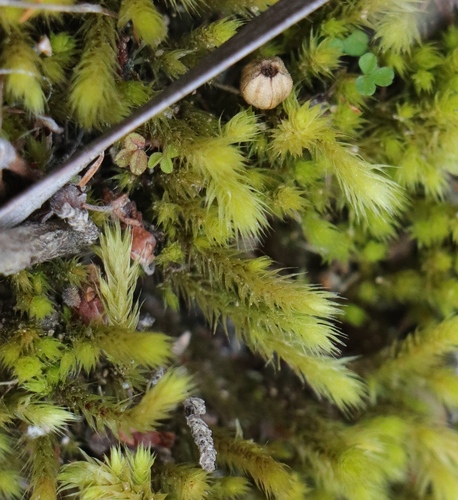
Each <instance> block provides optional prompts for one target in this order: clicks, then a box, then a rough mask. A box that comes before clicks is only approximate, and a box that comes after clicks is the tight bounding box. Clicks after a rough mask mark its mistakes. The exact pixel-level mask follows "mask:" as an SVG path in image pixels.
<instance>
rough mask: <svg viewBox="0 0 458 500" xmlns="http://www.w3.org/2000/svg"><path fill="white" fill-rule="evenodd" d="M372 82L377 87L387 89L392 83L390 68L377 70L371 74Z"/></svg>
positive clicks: (392, 77) (392, 73)
mask: <svg viewBox="0 0 458 500" xmlns="http://www.w3.org/2000/svg"><path fill="white" fill-rule="evenodd" d="M371 77H372V80H373V82H374V83H375V84H376V85H378V86H379V87H388V85H391V84H392V83H393V79H394V71H393V70H392V69H391V68H387V67H384V68H377V69H376V70H375V71H374V72H373V73H372V74H371Z"/></svg>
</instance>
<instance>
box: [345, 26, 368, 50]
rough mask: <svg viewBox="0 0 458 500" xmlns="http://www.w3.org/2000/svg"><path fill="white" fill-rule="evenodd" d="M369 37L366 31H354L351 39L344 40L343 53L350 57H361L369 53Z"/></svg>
mask: <svg viewBox="0 0 458 500" xmlns="http://www.w3.org/2000/svg"><path fill="white" fill-rule="evenodd" d="M368 46H369V37H368V36H367V35H366V33H364V31H360V30H357V31H354V32H353V33H352V34H351V35H350V36H349V37H347V38H345V39H344V40H342V51H343V53H344V54H347V55H348V56H361V55H363V54H364V53H365V52H366V51H367V47H368Z"/></svg>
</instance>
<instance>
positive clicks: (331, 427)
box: [0, 0, 458, 500]
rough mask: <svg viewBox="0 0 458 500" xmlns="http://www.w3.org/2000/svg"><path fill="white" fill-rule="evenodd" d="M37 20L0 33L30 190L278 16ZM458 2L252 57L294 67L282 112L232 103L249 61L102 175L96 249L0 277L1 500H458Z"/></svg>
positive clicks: (390, 3) (367, 14) (244, 5)
mask: <svg viewBox="0 0 458 500" xmlns="http://www.w3.org/2000/svg"><path fill="white" fill-rule="evenodd" d="M47 3H53V4H56V2H55V1H52V0H45V1H44V2H40V5H37V9H36V10H34V9H32V10H29V9H26V8H24V9H19V8H13V7H0V51H1V55H0V73H1V75H0V76H1V77H2V79H3V82H4V91H3V95H2V98H3V102H2V103H1V106H2V120H0V121H1V122H2V130H1V136H2V137H3V138H7V139H8V140H10V141H11V143H12V144H13V145H14V147H15V148H16V149H17V151H18V154H19V155H20V156H22V157H24V158H25V159H26V160H27V161H28V162H29V164H30V166H31V167H32V169H37V171H39V172H40V175H41V174H42V173H46V172H47V171H49V170H52V169H54V168H55V167H56V166H57V165H58V164H59V163H60V162H61V159H62V157H63V156H64V155H67V154H70V153H71V152H72V151H74V148H75V147H76V148H80V149H81V148H84V147H85V146H86V145H87V143H88V142H89V141H90V140H91V139H92V138H94V137H95V136H97V135H98V134H99V133H102V132H104V131H105V130H106V129H107V128H108V127H109V126H110V125H111V124H114V123H116V122H118V121H119V120H121V119H122V117H123V116H126V115H128V114H129V113H131V111H132V110H133V108H135V107H137V106H140V105H142V104H144V103H145V102H146V101H147V100H148V99H149V98H150V97H151V96H152V95H160V92H161V91H162V90H163V89H165V88H166V87H167V86H168V85H169V84H170V82H171V81H173V80H175V79H177V78H178V77H179V76H180V75H183V74H184V73H186V72H187V71H188V70H189V69H190V68H192V67H193V66H194V65H195V64H196V63H197V62H198V61H199V60H201V59H202V58H203V57H204V56H205V55H206V54H208V53H209V52H211V51H212V50H214V49H215V48H216V47H219V46H221V45H222V44H223V43H224V42H225V41H226V40H228V39H229V38H231V37H232V36H233V35H234V34H235V33H236V32H237V31H238V30H239V29H240V28H241V26H242V25H243V24H245V23H247V22H248V21H249V20H250V19H251V18H252V17H253V16H256V15H258V14H259V12H261V11H262V10H265V9H266V8H268V7H269V5H271V4H273V3H274V0H208V1H203V0H180V1H178V0H161V1H157V2H156V1H150V0H148V1H146V0H134V1H127V0H110V1H109V2H108V3H106V4H104V5H103V7H104V8H106V9H109V10H110V12H112V13H114V14H115V15H118V17H117V18H115V17H111V16H110V15H105V14H106V12H103V13H99V14H94V13H90V12H86V13H81V12H79V13H66V14H62V13H61V12H45V11H44V9H43V7H44V6H45V5H44V4H47ZM57 3H60V2H57ZM63 3H67V4H68V3H73V0H64V2H63ZM446 3H447V2H439V1H431V2H430V4H429V5H426V2H419V1H418V0H342V1H341V2H336V1H333V2H329V3H328V4H327V5H326V6H324V7H322V8H320V9H318V10H317V11H316V12H314V13H313V14H312V15H311V16H310V18H309V19H307V20H305V21H304V22H301V23H299V24H297V25H296V26H294V27H293V28H291V29H289V30H287V31H286V32H285V33H283V34H282V35H280V36H278V37H277V38H276V39H275V40H274V41H272V42H270V43H268V44H266V46H264V47H262V48H261V49H260V50H259V51H257V52H256V53H255V54H253V55H252V56H250V57H253V58H255V57H270V56H280V57H282V59H283V60H284V62H285V65H286V67H287V68H288V71H289V72H290V73H291V76H292V78H293V82H294V92H293V93H292V95H291V96H290V97H289V98H288V99H287V100H286V101H284V103H283V104H282V105H281V106H279V107H277V108H276V109H273V110H268V111H259V112H258V111H257V112H256V113H255V112H254V111H253V109H251V108H250V107H249V106H247V105H246V103H245V102H244V101H243V100H242V98H241V97H240V96H239V95H237V94H236V93H234V92H232V91H233V90H234V88H236V87H237V86H238V78H239V73H240V69H241V66H242V65H243V64H244V61H242V62H241V63H240V64H236V65H234V67H233V68H231V69H230V70H228V71H227V72H225V73H224V74H222V75H220V76H218V77H217V78H215V79H214V80H213V81H212V82H209V84H208V85H205V86H203V87H202V88H200V89H197V91H196V92H195V93H193V94H192V95H190V96H188V97H186V98H184V99H182V100H181V101H180V102H179V103H177V104H176V105H174V106H172V107H171V108H170V109H168V110H166V111H165V112H164V113H163V114H162V115H161V116H159V117H156V118H154V119H153V120H150V121H149V122H148V123H146V124H144V125H143V126H141V127H139V128H138V130H136V131H135V132H134V133H131V134H128V135H127V136H126V137H125V138H124V141H122V142H120V143H119V144H115V145H114V146H113V148H112V149H110V150H109V151H107V152H106V157H105V160H104V163H103V166H102V167H101V170H100V171H99V172H98V173H97V174H96V176H95V177H94V178H93V179H92V180H91V181H90V184H89V186H88V190H87V195H88V200H89V203H91V204H95V205H105V206H106V205H108V204H110V202H111V201H112V200H113V199H118V200H120V201H122V200H124V201H125V202H126V205H125V206H124V207H123V208H121V209H119V206H118V209H117V210H115V211H114V213H113V214H111V215H107V214H106V212H105V213H103V212H95V211H94V212H93V211H90V217H91V218H93V220H94V221H95V222H96V223H97V224H98V225H99V226H100V227H101V233H102V235H101V237H100V242H99V244H98V246H96V247H95V248H94V249H88V250H87V251H83V252H81V255H77V256H71V257H66V258H62V259H55V260H54V261H51V262H47V263H44V264H41V265H39V266H35V267H32V268H30V269H26V270H23V271H21V272H19V273H17V274H16V275H14V276H11V277H8V278H5V279H3V278H1V279H0V310H1V311H2V313H1V318H0V378H1V380H2V381H1V384H0V499H1V500H10V499H13V498H15V497H18V498H21V497H24V498H31V499H34V500H38V499H39V498H40V500H43V499H44V498H46V499H47V498H50V499H54V498H56V497H58V498H62V499H63V498H72V497H73V498H76V499H84V500H97V499H104V498H105V499H107V500H108V499H110V500H111V499H116V498H120V499H148V500H150V499H164V498H167V499H168V498H170V499H174V498H175V499H184V500H186V499H190V500H193V499H196V500H200V499H205V498H208V499H215V500H216V499H221V500H223V499H234V500H235V499H240V500H254V499H259V498H278V499H288V500H296V499H297V500H299V499H303V498H310V499H314V500H337V499H338V500H372V499H373V500H391V499H402V500H405V499H414V498H415V499H419V500H456V498H457V491H458V474H457V470H458V454H457V452H456V450H457V449H458V437H457V436H458V434H457V432H456V409H457V407H458V376H457V369H456V359H455V358H456V350H457V346H458V337H457V334H456V332H458V321H457V310H458V257H457V244H458V218H457V216H456V214H457V208H456V204H457V200H456V191H457V189H456V176H457V175H458V168H457V165H458V115H457V109H458V28H457V20H456V19H455V18H454V16H455V14H456V13H455V12H452V11H449V12H447V11H446V10H444V9H446V7H445V6H446ZM42 4H43V5H42ZM96 4H97V5H98V4H99V2H96ZM75 5H76V6H78V7H81V5H82V2H78V3H76V4H75ZM100 5H102V4H100ZM433 21H434V22H433ZM435 21H437V25H438V26H442V27H443V28H442V29H441V30H438V29H437V27H436V24H435ZM41 37H45V38H44V40H45V41H46V37H47V38H48V39H49V41H50V44H51V49H52V54H51V55H50V54H49V53H48V52H44V51H42V50H40V48H39V46H38V41H39V40H40V38H41ZM228 90H229V92H228ZM42 115H46V116H42ZM51 120H54V121H55V122H56V123H57V125H58V126H59V127H62V128H63V129H64V130H65V133H58V132H56V131H54V130H51V129H52V128H53V127H52V126H51V129H48V127H49V126H50V123H52V122H51ZM3 173H4V174H5V175H4V176H3V177H5V178H6V180H7V181H8V172H6V173H5V172H3ZM8 186H9V184H8V185H7V188H8ZM107 188H108V190H109V191H110V192H108V191H107ZM1 189H3V180H2V182H0V190H1ZM8 189H9V188H8ZM123 195H128V196H129V199H130V202H129V200H127V198H125V197H124V198H122V196H123ZM120 197H121V198H120ZM45 211H46V206H45V207H44V208H43V210H42V211H41V212H39V213H38V214H37V215H36V217H37V218H36V219H35V221H39V220H40V217H41V216H42V214H44V213H45ZM110 218H111V219H112V220H116V219H119V220H120V222H118V223H113V222H112V221H111V222H110V223H109V224H107V220H108V219H110ZM140 220H142V223H143V225H144V227H143V228H139V227H137V225H138V224H140ZM142 231H144V232H142ZM148 232H150V233H152V234H153V235H154V237H155V238H156V247H155V248H154V249H153V247H154V244H152V243H150V244H151V246H150V247H149V250H148V251H149V252H152V251H153V250H154V263H155V269H156V271H155V274H154V275H153V276H150V275H148V276H142V270H141V268H139V266H138V265H137V264H136V263H135V262H133V261H132V259H131V254H132V253H133V252H132V246H133V243H134V246H135V247H137V248H138V247H139V246H140V247H141V245H142V239H141V237H144V236H145V235H146V236H148ZM139 233H140V237H139ZM149 241H150V242H151V240H149ZM83 254H84V255H83ZM0 259H1V256H0ZM91 260H92V263H91V264H89V262H90V261H91ZM163 304H165V306H163ZM166 307H168V310H167V309H166ZM143 313H145V314H143ZM188 313H189V315H188ZM342 313H343V314H342ZM151 317H153V319H154V320H155V321H156V323H154V325H153V327H152V328H151V322H152V319H151ZM137 329H138V330H137ZM152 329H153V330H154V331H151V330H152ZM159 332H163V333H159ZM172 361H173V363H174V364H173V365H172V366H170V364H171V363H172ZM197 395H199V396H201V397H202V398H203V399H204V400H205V403H206V407H207V413H206V414H204V415H202V420H201V421H200V424H201V426H202V427H201V431H202V429H204V431H202V432H201V434H200V435H199V434H197V437H196V435H194V434H195V433H194V434H193V435H192V434H191V432H190V429H189V427H188V426H187V423H186V419H185V416H188V417H189V415H184V414H183V413H184V412H183V403H184V401H185V400H186V399H187V398H188V397H190V396H197ZM188 420H189V419H188ZM204 422H205V423H204ZM207 424H208V426H209V427H210V429H211V431H212V432H213V436H214V440H215V447H216V449H217V457H216V471H215V473H208V472H205V471H203V470H202V469H201V468H199V466H198V464H199V460H200V457H199V453H201V452H203V450H204V449H205V447H206V446H207V447H209V446H210V445H209V440H208V435H209V429H207V428H206V427H205V425H207ZM234 428H235V429H236V430H237V438H232V437H228V436H229V435H230V434H229V431H231V430H232V431H233V429H234ZM242 429H243V432H242ZM242 434H244V436H245V438H243V439H242V437H241V436H242ZM194 438H196V442H194V441H193V439H194ZM265 443H268V447H266V446H264V444H265ZM81 449H83V450H85V453H82V452H81ZM59 488H60V489H59Z"/></svg>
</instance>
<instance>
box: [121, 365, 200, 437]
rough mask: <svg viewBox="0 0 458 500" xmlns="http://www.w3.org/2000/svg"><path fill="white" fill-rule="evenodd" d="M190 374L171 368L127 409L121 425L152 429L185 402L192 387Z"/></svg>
mask: <svg viewBox="0 0 458 500" xmlns="http://www.w3.org/2000/svg"><path fill="white" fill-rule="evenodd" d="M192 387H193V384H192V381H191V379H190V377H189V376H187V375H185V374H184V373H183V372H182V371H180V370H169V371H168V372H167V373H166V374H165V375H164V376H163V377H162V378H161V379H160V380H159V382H158V383H157V384H156V385H155V386H154V387H152V388H151V389H150V390H149V391H148V392H146V393H145V395H144V396H143V397H142V399H141V400H140V402H139V403H138V404H137V405H135V406H134V407H133V408H130V409H129V410H127V411H126V412H125V413H124V415H123V416H122V418H121V427H122V428H123V429H124V430H125V431H126V432H129V431H132V430H136V431H140V432H145V431H150V430H152V429H155V428H156V427H157V426H158V422H159V420H163V419H165V418H167V416H168V414H169V413H170V412H171V411H172V410H174V409H175V408H176V406H177V405H178V404H179V403H181V402H183V401H184V399H185V398H186V397H187V396H188V392H189V391H190V390H191V389H192Z"/></svg>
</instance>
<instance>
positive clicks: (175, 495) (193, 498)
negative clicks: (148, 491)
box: [160, 465, 213, 500]
mask: <svg viewBox="0 0 458 500" xmlns="http://www.w3.org/2000/svg"><path fill="white" fill-rule="evenodd" d="M207 481H208V473H207V472H205V471H204V470H202V469H196V468H195V467H191V466H189V465H179V466H177V467H167V466H165V467H164V468H163V469H161V473H160V485H161V490H162V491H164V492H166V493H167V498H170V499H173V500H198V499H199V498H209V493H210V490H211V486H210V485H209V483H208V482H207ZM212 497H213V491H212Z"/></svg>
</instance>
